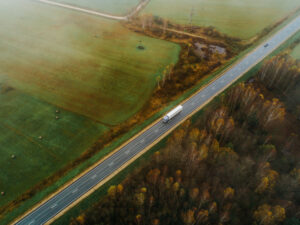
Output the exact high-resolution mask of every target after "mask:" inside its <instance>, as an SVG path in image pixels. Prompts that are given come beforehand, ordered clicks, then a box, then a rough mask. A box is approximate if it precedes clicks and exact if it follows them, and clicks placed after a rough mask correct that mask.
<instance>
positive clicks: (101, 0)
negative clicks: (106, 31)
mask: <svg viewBox="0 0 300 225" xmlns="http://www.w3.org/2000/svg"><path fill="white" fill-rule="evenodd" d="M54 1H55V2H60V3H66V4H71V5H74V6H78V7H83V8H87V9H92V10H96V11H99V12H103V13H109V14H113V15H125V14H127V13H128V12H129V11H130V10H131V9H133V8H134V7H135V6H137V4H138V3H139V0H88V1H86V0H54Z"/></svg>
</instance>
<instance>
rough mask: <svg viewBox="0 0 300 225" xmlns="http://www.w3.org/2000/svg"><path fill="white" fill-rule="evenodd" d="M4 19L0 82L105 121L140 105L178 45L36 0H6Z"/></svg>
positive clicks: (1, 6) (0, 9)
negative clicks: (3, 81)
mask: <svg viewBox="0 0 300 225" xmlns="http://www.w3.org/2000/svg"><path fill="white" fill-rule="evenodd" d="M12 7H15V9H14V10H13V13H12ZM0 21H1V22H0V25H1V27H0V36H1V42H0V49H1V54H0V82H1V80H5V81H6V82H7V83H9V84H10V85H11V86H13V87H16V88H18V89H20V90H23V91H25V92H27V93H30V94H32V95H34V96H38V97H39V98H42V99H43V100H45V101H46V102H50V103H51V104H54V105H57V106H59V107H62V108H64V109H67V110H70V111H72V112H76V113H78V114H81V115H85V116H87V117H89V118H92V119H94V120H96V121H99V122H102V123H104V124H108V125H115V124H118V123H120V122H123V121H124V120H126V119H128V118H129V117H131V116H132V115H134V114H135V113H136V112H138V111H139V110H140V109H141V107H142V106H143V105H144V104H145V103H146V101H147V99H148V97H149V96H150V95H151V93H152V90H153V88H154V87H155V85H156V81H155V78H156V76H157V74H158V73H160V72H161V71H162V70H163V68H165V66H166V65H168V64H169V63H171V62H175V61H176V60H177V57H178V53H179V51H180V47H179V46H178V45H176V44H173V43H169V42H165V41H161V40H156V39H152V38H148V37H143V36H139V35H137V34H135V33H132V32H130V31H128V30H126V29H125V28H123V27H122V26H121V25H120V24H119V23H117V22H115V21H110V20H106V19H102V18H98V17H93V16H89V15H85V14H81V13H77V12H73V11H71V10H66V9H62V8H57V7H52V6H48V5H46V4H41V3H36V2H32V1H20V0H12V1H7V2H4V1H1V2H0ZM140 43H142V45H144V46H145V50H138V49H137V46H138V45H139V44H140Z"/></svg>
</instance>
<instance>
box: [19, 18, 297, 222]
mask: <svg viewBox="0 0 300 225" xmlns="http://www.w3.org/2000/svg"><path fill="white" fill-rule="evenodd" d="M299 28H300V16H299V17H297V18H296V19H294V20H293V21H292V22H290V23H289V24H288V25H286V26H285V27H284V28H283V29H281V30H280V31H279V32H277V33H276V34H275V35H273V36H272V37H271V38H270V39H269V40H268V41H266V42H265V43H263V44H261V45H260V46H259V47H257V48H256V49H255V50H253V51H252V52H251V53H250V54H248V55H246V56H245V57H244V58H243V59H242V60H240V61H239V62H238V63H236V64H235V65H234V66H232V67H231V69H229V70H227V71H226V72H225V73H224V74H223V75H222V76H220V77H219V78H217V79H216V80H214V81H213V82H212V83H210V84H209V85H208V86H206V87H205V88H203V89H202V90H201V91H199V92H198V93H197V94H195V95H194V96H193V97H191V98H190V99H189V100H188V101H186V102H185V103H184V104H183V111H182V112H181V114H179V115H178V116H177V117H175V118H173V120H171V121H170V122H169V123H168V124H163V122H162V120H160V121H159V122H157V123H155V124H153V126H152V127H150V128H149V129H147V130H146V131H144V132H143V133H142V134H140V135H139V136H137V137H136V138H135V139H133V140H132V141H131V142H129V143H128V144H127V145H125V146H124V147H123V148H121V149H120V150H119V151H117V152H116V153H114V154H113V155H111V156H110V157H109V158H107V159H106V160H104V161H103V162H101V163H100V164H99V165H97V166H96V167H95V168H94V169H92V170H91V171H89V172H88V173H86V174H85V175H83V176H82V177H80V178H79V179H78V180H76V181H75V182H73V183H72V184H70V185H69V186H68V187H66V188H65V189H64V190H62V191H61V192H59V193H58V194H56V195H55V196H53V197H52V198H50V199H49V200H48V201H47V202H45V203H43V204H42V205H40V206H39V207H38V208H37V209H35V210H34V211H32V212H31V213H29V214H28V215H27V216H25V217H24V218H22V219H21V220H20V221H18V222H17V223H16V224H17V225H40V224H45V223H46V222H47V221H49V220H50V219H51V218H53V217H55V216H56V215H57V214H58V213H59V212H61V211H62V210H64V209H65V208H66V207H67V206H69V205H70V204H71V203H73V202H74V201H75V200H77V199H78V198H80V197H81V196H82V195H84V194H85V193H87V192H88V191H89V190H91V189H92V188H93V187H95V186H96V185H97V184H98V183H99V182H101V181H102V180H103V179H104V178H106V177H107V176H109V175H110V174H112V173H113V172H114V171H116V170H118V169H119V168H120V167H121V166H122V165H124V164H125V163H126V162H127V161H129V160H130V159H131V158H133V157H134V156H135V155H136V154H138V153H139V152H140V151H142V150H143V149H145V148H146V147H147V146H149V145H151V144H152V143H153V142H154V141H156V140H157V139H159V138H160V137H162V136H165V135H166V134H167V133H168V132H169V131H170V130H171V129H172V128H174V127H176V126H178V125H179V124H180V123H181V122H183V121H184V120H185V119H186V118H187V117H188V116H189V115H191V114H192V113H194V112H195V111H197V110H198V109H199V107H201V106H203V105H205V104H206V103H207V102H208V101H209V100H211V99H212V98H213V97H215V96H216V95H218V94H219V93H220V92H222V91H223V90H225V89H226V88H227V87H228V86H230V85H231V84H232V83H233V82H234V81H236V80H237V79H238V78H240V77H241V76H242V75H243V74H245V73H246V72H247V71H248V70H250V69H251V68H252V67H253V66H255V65H256V64H257V63H258V62H260V61H262V60H263V59H264V58H265V57H266V56H268V55H269V54H270V53H271V52H273V51H274V50H275V49H276V48H278V47H279V46H280V45H281V44H282V43H283V42H285V41H286V40H287V39H288V38H290V37H291V36H292V35H293V34H295V33H296V32H297V31H298V30H299ZM266 43H268V44H269V45H268V46H267V47H265V46H264V45H265V44H266Z"/></svg>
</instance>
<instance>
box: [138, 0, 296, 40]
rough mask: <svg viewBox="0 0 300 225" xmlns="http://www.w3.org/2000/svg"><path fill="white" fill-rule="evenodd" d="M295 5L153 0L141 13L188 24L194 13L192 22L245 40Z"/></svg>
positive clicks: (278, 0) (268, 0)
mask: <svg viewBox="0 0 300 225" xmlns="http://www.w3.org/2000/svg"><path fill="white" fill-rule="evenodd" d="M297 7H300V2H299V1H298V0H286V1H284V2H283V1H282V0H264V1H261V0H242V1H241V0H226V1H224V0H185V1H182V0H163V1H161V0H152V1H151V2H150V3H149V5H148V6H147V8H146V9H145V11H144V13H152V14H154V15H157V16H161V17H164V18H167V19H169V20H171V21H174V22H177V23H181V24H190V18H191V16H190V15H191V12H193V16H192V23H193V24H196V25H200V26H214V27H216V28H217V29H218V30H219V31H221V32H224V33H226V34H228V35H231V36H235V37H239V38H242V39H248V38H251V37H253V36H254V35H255V34H257V33H258V32H260V31H261V30H263V29H264V28H265V27H267V26H268V25H270V24H272V23H274V22H276V21H277V20H279V19H281V18H282V17H284V16H285V15H287V14H288V13H289V12H290V11H292V10H294V9H295V8H297ZM170 9H172V10H170Z"/></svg>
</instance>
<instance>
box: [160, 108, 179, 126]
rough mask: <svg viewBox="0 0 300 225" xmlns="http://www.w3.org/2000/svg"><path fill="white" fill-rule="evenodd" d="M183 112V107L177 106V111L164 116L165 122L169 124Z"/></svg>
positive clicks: (174, 110)
mask: <svg viewBox="0 0 300 225" xmlns="http://www.w3.org/2000/svg"><path fill="white" fill-rule="evenodd" d="M182 110H183V107H182V105H179V106H177V107H176V108H175V109H173V110H171V111H170V112H168V113H167V114H166V115H165V116H164V118H163V122H164V123H167V122H169V121H170V120H171V119H172V118H174V117H175V116H177V115H178V114H179V113H180V112H181V111H182Z"/></svg>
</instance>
